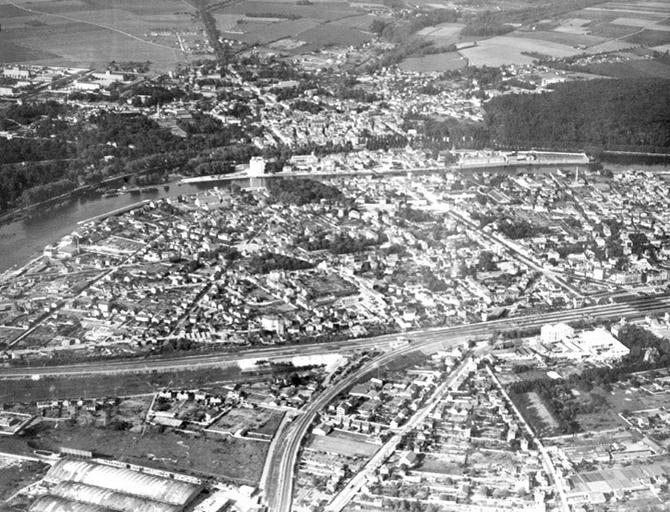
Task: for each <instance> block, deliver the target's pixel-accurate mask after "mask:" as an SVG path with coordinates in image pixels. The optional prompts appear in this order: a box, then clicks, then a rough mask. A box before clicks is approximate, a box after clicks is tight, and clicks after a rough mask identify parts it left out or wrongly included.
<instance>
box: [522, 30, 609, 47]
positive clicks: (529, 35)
mask: <svg viewBox="0 0 670 512" xmlns="http://www.w3.org/2000/svg"><path fill="white" fill-rule="evenodd" d="M510 36H512V37H521V38H525V39H537V40H540V41H547V42H549V43H556V44H562V45H566V46H576V45H584V46H586V47H589V46H594V45H597V44H600V43H604V42H606V41H607V38H605V37H598V36H593V35H582V34H569V33H565V32H558V31H553V32H552V31H546V30H538V31H518V32H513V33H512V34H510Z"/></svg>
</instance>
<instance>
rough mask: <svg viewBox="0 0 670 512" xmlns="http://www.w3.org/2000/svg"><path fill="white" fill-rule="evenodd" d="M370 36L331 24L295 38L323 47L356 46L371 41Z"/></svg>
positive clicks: (320, 26) (341, 25) (302, 33)
mask: <svg viewBox="0 0 670 512" xmlns="http://www.w3.org/2000/svg"><path fill="white" fill-rule="evenodd" d="M372 37H373V36H372V34H369V33H365V32H361V31H360V30H356V29H354V28H350V27H347V26H346V25H344V24H342V23H339V22H333V23H325V24H323V25H319V26H318V27H314V28H311V29H309V30H306V31H304V32H301V33H300V34H298V35H297V36H296V38H297V39H300V40H301V41H305V42H307V43H314V44H320V45H323V46H328V45H337V46H349V45H353V46H358V45H361V44H363V43H365V42H367V41H370V40H371V39H372Z"/></svg>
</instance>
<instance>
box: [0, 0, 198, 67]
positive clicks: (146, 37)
mask: <svg viewBox="0 0 670 512" xmlns="http://www.w3.org/2000/svg"><path fill="white" fill-rule="evenodd" d="M17 6H18V7H15V6H8V5H2V6H0V8H2V11H0V19H2V31H1V32H0V62H25V63H37V64H50V65H64V66H78V67H98V68H100V67H103V66H105V65H106V64H107V63H109V62H110V61H112V60H117V61H125V60H129V59H130V60H137V61H146V60H149V61H151V62H152V63H153V65H154V68H155V69H169V68H172V67H173V66H174V64H176V63H177V62H179V61H182V60H185V59H186V56H185V55H184V54H183V53H182V52H181V51H180V50H179V47H178V43H177V40H176V37H175V38H173V39H174V41H171V40H170V39H168V38H164V39H163V38H161V39H160V40H158V38H156V37H153V36H151V32H156V31H165V30H168V31H169V30H178V31H194V30H197V29H198V27H197V25H196V23H195V21H194V20H193V19H192V17H191V13H192V12H193V9H192V8H190V7H189V6H188V5H187V4H184V3H181V2H177V1H176V0H165V1H160V2H159V1H157V0H151V1H148V2H128V1H127V0H109V1H106V2H101V1H99V0H63V1H56V0H44V1H40V2H27V1H19V2H17ZM10 7H11V9H10ZM5 13H6V15H5Z"/></svg>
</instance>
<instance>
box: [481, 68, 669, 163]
mask: <svg viewBox="0 0 670 512" xmlns="http://www.w3.org/2000/svg"><path fill="white" fill-rule="evenodd" d="M485 109H486V127H487V129H488V134H489V137H490V142H491V143H492V144H493V145H496V146H499V147H506V148H514V149H517V148H518V149H521V148H530V147H536V148H551V149H555V150H560V149H563V150H574V149H585V150H593V151H597V150H602V149H605V150H619V151H643V152H652V153H658V152H667V150H668V148H670V116H669V115H668V113H669V112H670V80H661V79H626V80H607V79H603V80H588V81H584V82H568V83H564V84H560V85H558V86H557V87H556V88H555V90H553V91H552V92H548V93H543V94H519V95H505V96H498V97H496V98H493V99H492V100H490V101H489V102H488V103H487V104H486V106H485Z"/></svg>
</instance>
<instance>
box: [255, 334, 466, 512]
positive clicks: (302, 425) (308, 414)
mask: <svg viewBox="0 0 670 512" xmlns="http://www.w3.org/2000/svg"><path fill="white" fill-rule="evenodd" d="M464 340H465V337H463V336H461V337H458V338H457V337H452V338H450V339H448V340H446V341H445V336H444V335H442V334H435V333H432V334H431V335H430V336H429V337H428V338H426V339H424V340H423V341H422V346H423V347H428V346H430V345H440V346H442V345H456V344H459V343H462V342H463V341H464ZM416 349H417V347H416V345H415V344H410V345H407V346H405V347H401V348H399V349H396V350H393V351H391V352H387V353H385V354H382V355H381V356H379V357H376V358H375V359H373V360H372V361H370V362H368V363H366V364H364V365H363V366H361V367H360V368H359V369H358V370H356V371H354V372H352V373H350V374H349V375H347V376H346V377H344V378H342V379H340V380H339V381H337V382H335V383H334V384H332V385H331V386H329V387H328V388H326V389H325V390H323V391H322V392H321V393H320V394H319V395H318V396H317V397H316V399H314V400H313V401H312V402H310V403H309V404H307V405H306V406H305V408H304V409H303V410H301V413H302V414H300V415H299V416H297V417H296V418H295V419H294V420H293V423H292V424H291V425H289V426H288V427H287V428H286V429H285V430H284V439H282V440H280V441H278V443H277V449H276V450H275V451H274V452H273V459H274V460H272V461H271V462H270V464H269V465H270V467H271V468H272V470H271V476H270V479H269V481H270V482H271V484H273V485H271V486H270V487H269V488H267V489H266V490H265V492H266V503H267V504H268V506H269V509H270V510H271V511H272V512H290V510H291V503H292V502H293V470H294V468H295V464H296V461H297V458H298V452H299V451H300V445H301V444H302V440H303V438H304V437H305V435H306V434H307V431H308V430H309V427H310V426H311V425H312V422H313V421H314V420H315V418H316V415H317V413H318V412H319V411H320V410H322V409H323V408H325V407H326V406H327V405H328V403H330V402H331V401H332V400H333V399H334V398H335V397H336V396H337V395H338V394H340V393H342V392H343V391H344V390H346V389H347V388H349V387H351V386H353V385H354V384H355V383H356V382H357V381H359V380H361V379H362V378H363V377H364V376H365V375H366V374H369V373H370V372H373V371H375V369H377V368H379V367H381V366H383V365H385V364H387V363H389V362H391V361H393V360H394V359H397V358H398V357H401V356H403V355H405V354H408V353H410V352H412V351H414V350H416Z"/></svg>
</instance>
